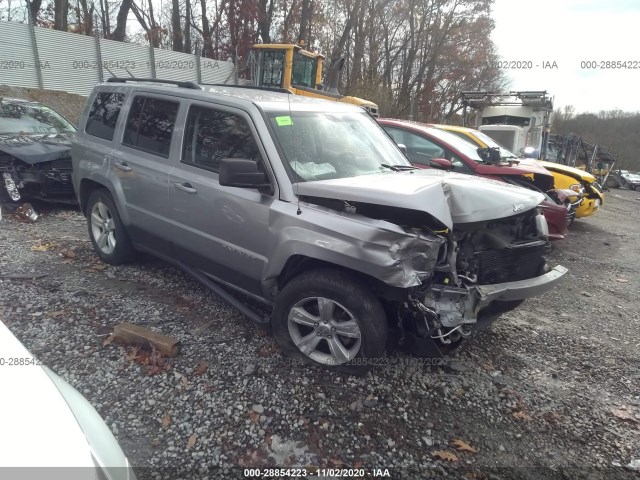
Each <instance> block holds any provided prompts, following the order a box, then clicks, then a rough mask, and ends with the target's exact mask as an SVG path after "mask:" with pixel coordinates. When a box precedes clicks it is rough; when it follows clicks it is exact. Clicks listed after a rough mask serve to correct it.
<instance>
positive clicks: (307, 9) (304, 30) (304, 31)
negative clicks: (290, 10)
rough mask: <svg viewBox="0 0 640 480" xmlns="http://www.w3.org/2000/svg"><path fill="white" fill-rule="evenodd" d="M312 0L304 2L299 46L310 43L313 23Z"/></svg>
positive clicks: (303, 0)
mask: <svg viewBox="0 0 640 480" xmlns="http://www.w3.org/2000/svg"><path fill="white" fill-rule="evenodd" d="M311 14H312V8H311V0H302V13H301V14H300V32H299V33H298V42H297V43H299V44H303V43H304V44H305V45H306V43H307V42H308V41H309V36H308V33H309V32H308V29H309V22H310V21H311Z"/></svg>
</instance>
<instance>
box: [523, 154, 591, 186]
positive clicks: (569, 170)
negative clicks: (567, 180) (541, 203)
mask: <svg viewBox="0 0 640 480" xmlns="http://www.w3.org/2000/svg"><path fill="white" fill-rule="evenodd" d="M525 162H526V163H525ZM521 163H525V164H526V165H531V164H534V163H537V164H538V165H541V166H542V167H544V168H546V169H547V170H549V171H550V172H557V173H562V174H564V175H567V176H569V177H573V178H575V179H576V180H582V181H584V182H586V183H593V182H595V181H596V177H594V176H593V175H591V174H590V173H588V172H585V171H584V170H580V169H579V168H575V167H569V166H567V165H562V164H561V163H554V162H547V161H545V160H532V159H527V160H522V161H521Z"/></svg>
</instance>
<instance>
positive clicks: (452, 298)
mask: <svg viewBox="0 0 640 480" xmlns="http://www.w3.org/2000/svg"><path fill="white" fill-rule="evenodd" d="M547 237H548V230H547V225H546V221H545V219H544V216H543V215H542V214H541V213H540V212H539V211H538V209H532V210H530V211H527V212H524V213H521V214H518V215H513V216H511V217H507V218H501V219H496V220H491V221H483V222H474V223H467V224H456V225H454V228H453V229H452V230H451V232H448V234H447V235H446V242H445V243H444V244H443V248H444V249H445V250H446V252H445V253H444V254H441V257H442V258H443V259H444V261H440V262H438V264H437V265H436V267H435V271H434V273H433V275H432V276H431V277H430V278H429V279H425V281H424V282H423V283H422V284H421V285H420V286H419V287H415V288H413V289H410V291H408V292H407V297H406V299H405V301H404V302H403V304H402V305H401V308H400V309H399V311H398V321H399V323H398V326H399V327H400V328H401V330H402V335H401V338H402V339H403V341H404V343H406V344H407V345H408V346H409V347H410V348H411V349H412V350H414V352H416V353H419V354H423V355H432V354H433V352H435V351H436V350H437V349H436V348H435V346H434V345H433V343H432V341H435V342H436V344H437V345H438V346H440V347H442V346H454V345H456V344H458V343H459V342H460V340H462V339H464V338H467V337H470V336H471V335H472V334H474V333H475V332H477V331H479V330H482V329H484V328H486V327H487V326H488V325H490V324H491V322H493V321H494V320H496V319H497V318H498V317H499V316H500V315H502V314H503V313H506V312H508V311H509V310H512V309H514V308H516V307H517V306H518V305H519V304H520V303H522V301H523V300H524V299H526V298H529V297H533V296H536V295H539V294H542V293H544V292H546V291H548V290H550V289H551V288H553V286H554V285H556V284H557V282H558V281H559V280H560V279H561V277H562V276H563V275H564V274H565V273H566V271H567V270H566V269H565V268H564V267H561V266H558V267H555V268H554V269H552V270H550V269H549V267H548V266H547V264H546V260H545V257H544V254H545V253H546V252H547V250H548V248H549V243H548V241H547Z"/></svg>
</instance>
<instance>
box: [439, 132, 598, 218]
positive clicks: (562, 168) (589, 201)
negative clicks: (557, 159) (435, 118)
mask: <svg viewBox="0 0 640 480" xmlns="http://www.w3.org/2000/svg"><path fill="white" fill-rule="evenodd" d="M432 126H433V127H436V128H440V129H442V130H447V131H448V132H451V133H453V134H455V135H457V136H459V137H460V138H463V139H465V140H467V141H468V142H471V143H473V144H475V145H478V146H479V147H482V148H486V147H491V148H492V147H497V148H499V149H500V152H501V154H502V156H503V157H505V158H517V157H518V156H517V155H516V154H515V153H512V152H510V151H509V150H507V149H506V148H504V147H503V146H502V145H500V144H499V143H497V142H496V141H495V140H494V139H493V138H491V137H489V136H488V135H486V134H484V133H482V132H480V131H478V130H476V129H473V128H468V127H458V126H455V125H432ZM519 162H520V163H521V164H523V165H527V163H529V164H530V163H531V162H536V163H537V164H538V165H541V166H543V167H544V168H546V169H547V170H549V171H550V172H551V173H552V174H553V178H554V185H555V188H559V189H567V188H568V189H571V190H573V191H574V192H578V193H581V194H582V195H583V199H582V203H581V204H580V206H579V207H578V208H577V210H576V217H577V218H582V217H588V216H589V215H593V214H594V213H596V212H597V211H598V210H599V209H600V207H601V206H602V204H603V203H604V193H602V191H601V188H602V187H600V186H599V185H598V184H597V183H596V177H594V176H593V175H591V174H590V173H587V172H585V171H584V170H580V169H579V168H574V167H568V166H566V165H562V164H560V163H553V162H545V161H543V160H533V159H529V158H521V159H519Z"/></svg>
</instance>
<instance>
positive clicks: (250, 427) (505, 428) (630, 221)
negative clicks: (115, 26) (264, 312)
mask: <svg viewBox="0 0 640 480" xmlns="http://www.w3.org/2000/svg"><path fill="white" fill-rule="evenodd" d="M36 208H37V210H38V211H39V212H40V213H41V217H40V218H39V219H38V221H37V222H36V223H34V224H26V223H21V222H18V221H17V220H16V219H15V218H12V217H7V216H5V218H4V219H3V220H2V222H0V247H1V248H0V292H1V293H0V318H1V319H2V321H4V322H5V323H6V324H7V325H8V326H9V327H10V329H11V330H12V331H13V333H14V334H15V335H16V336H17V337H18V338H19V339H20V340H21V341H22V342H23V343H24V344H25V345H26V346H27V348H29V349H30V350H31V351H32V352H33V353H34V354H35V355H36V356H37V357H38V358H39V359H40V360H41V361H42V362H43V363H44V364H46V365H48V366H49V367H50V368H52V369H53V370H54V371H56V372H57V373H58V374H60V375H61V376H62V377H63V378H65V379H66V380H67V381H69V382H70V383H71V384H72V385H74V386H75V387H76V388H77V389H78V390H79V391H80V392H81V393H83V395H85V396H86V397H87V399H88V400H89V401H91V402H92V403H93V404H94V405H95V406H96V408H97V410H98V411H99V413H100V414H101V415H102V416H103V417H104V418H105V420H106V422H107V424H108V425H109V427H110V428H111V429H112V431H113V432H114V434H115V435H116V436H117V438H118V440H119V442H120V443H121V445H122V447H123V449H124V451H125V453H126V454H127V456H128V457H129V459H130V461H131V462H132V464H133V465H134V466H135V467H136V472H137V474H138V478H141V479H147V478H149V479H160V478H168V479H169V478H170V479H174V478H196V477H197V478H231V477H233V478H246V475H245V472H244V470H243V468H247V467H306V468H308V472H309V473H308V474H309V475H311V473H310V472H312V471H314V469H316V468H317V467H325V468H356V469H364V471H365V475H364V476H358V475H355V476H350V477H347V476H346V475H343V476H339V475H336V476H332V477H331V478H384V477H383V475H384V473H385V469H388V473H389V475H390V477H391V478H411V479H418V478H443V477H448V478H466V479H470V480H471V479H502V478H504V479H507V478H522V479H574V478H584V479H587V478H588V479H600V478H602V479H604V478H607V479H612V478H614V479H618V478H639V477H640V356H639V351H640V320H639V315H638V311H640V295H639V292H640V275H639V274H638V265H639V264H640V213H639V211H640V195H639V194H638V192H632V191H625V190H613V191H611V192H608V194H607V199H606V203H605V205H604V208H603V209H602V210H601V211H600V212H598V213H597V214H596V215H595V216H593V217H591V218H587V219H580V220H577V221H576V222H575V223H574V225H573V226H572V228H571V234H570V236H569V237H568V238H567V239H566V240H565V241H562V242H557V243H555V244H554V248H553V250H552V252H551V253H550V255H549V261H550V263H551V264H552V265H555V264H562V265H564V266H566V267H568V268H569V269H570V271H569V273H568V274H567V276H566V277H565V280H564V282H563V283H562V284H561V286H560V287H559V288H558V289H557V290H555V291H552V292H549V293H547V294H545V295H544V296H542V297H539V298H536V299H532V300H528V301H526V302H525V303H524V304H523V305H522V306H521V307H519V308H518V309H517V310H515V311H514V312H511V313H509V314H507V315H505V316H504V317H503V318H502V319H500V320H498V321H497V322H496V323H495V324H494V325H493V326H492V327H491V328H490V329H489V330H488V331H486V332H483V333H482V334H480V335H479V337H478V338H476V339H474V340H473V341H471V342H469V343H467V344H466V345H464V346H463V347H462V348H461V349H460V350H459V351H458V352H457V353H456V354H455V355H454V356H452V357H449V358H447V359H446V361H445V362H444V364H442V365H439V366H433V365H429V364H428V363H429V362H426V361H424V360H422V359H419V358H416V357H412V356H409V355H406V354H404V353H402V352H398V351H395V350H393V349H389V352H388V360H389V361H388V364H387V365H385V366H380V367H377V368H374V369H373V370H372V371H371V372H370V373H369V374H368V375H367V376H366V377H363V378H351V377H343V376H342V377H341V376H339V375H336V374H333V373H328V372H326V371H323V370H321V369H317V368H310V367H304V366H302V365H297V364H292V363H291V362H289V361H287V359H286V358H284V357H283V356H282V354H281V353H280V352H279V350H278V348H277V346H276V344H275V342H274V341H273V339H272V338H271V336H270V334H269V332H268V331H267V330H265V329H263V328H262V327H258V326H256V325H255V324H252V323H251V322H250V321H248V320H247V319H245V318H244V317H242V316H241V315H240V314H239V313H238V312H236V311H235V310H234V309H233V308H231V307H229V306H227V305H225V304H224V303H222V302H221V301H220V300H219V299H218V298H216V297H215V295H213V294H211V293H210V292H207V291H206V290H205V289H204V288H202V287H201V286H199V285H198V284H196V283H195V282H193V281H192V280H191V279H189V278H188V277H187V276H185V275H183V274H182V273H180V272H178V271H176V270H175V269H174V268H172V267H170V266H168V265H166V264H164V263H163V262H160V261H157V260H154V259H151V258H148V257H143V258H142V259H141V260H140V262H138V263H137V264H134V265H130V266H122V267H110V266H105V265H104V264H101V263H100V262H99V261H98V260H97V258H96V257H95V255H94V254H93V252H92V250H91V244H90V243H89V241H88V236H87V231H86V222H85V220H84V218H83V217H82V216H81V215H80V214H79V213H78V212H76V211H75V210H73V209H69V208H66V207H65V208H57V207H50V206H46V205H42V204H38V205H36ZM8 273H34V274H45V275H46V276H43V277H41V278H37V279H32V280H25V279H21V280H20V279H10V278H1V277H2V275H1V274H8ZM123 321H128V322H133V323H137V324H140V325H144V326H147V327H150V328H152V329H154V330H157V331H159V332H162V333H164V334H167V335H171V336H173V337H174V338H176V339H178V340H180V341H181V342H182V351H181V353H180V355H178V356H177V357H176V358H175V359H173V360H171V361H168V362H166V363H162V362H157V361H156V362H154V361H150V360H149V358H148V357H145V356H144V355H142V354H141V353H140V352H136V351H134V350H132V349H131V348H129V349H126V348H124V347H120V346H116V345H115V344H109V342H108V341H105V340H106V339H107V338H108V335H109V333H110V332H111V331H112V329H113V327H114V325H116V324H118V323H120V322H123ZM374 469H381V470H374ZM327 478H329V477H327Z"/></svg>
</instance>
